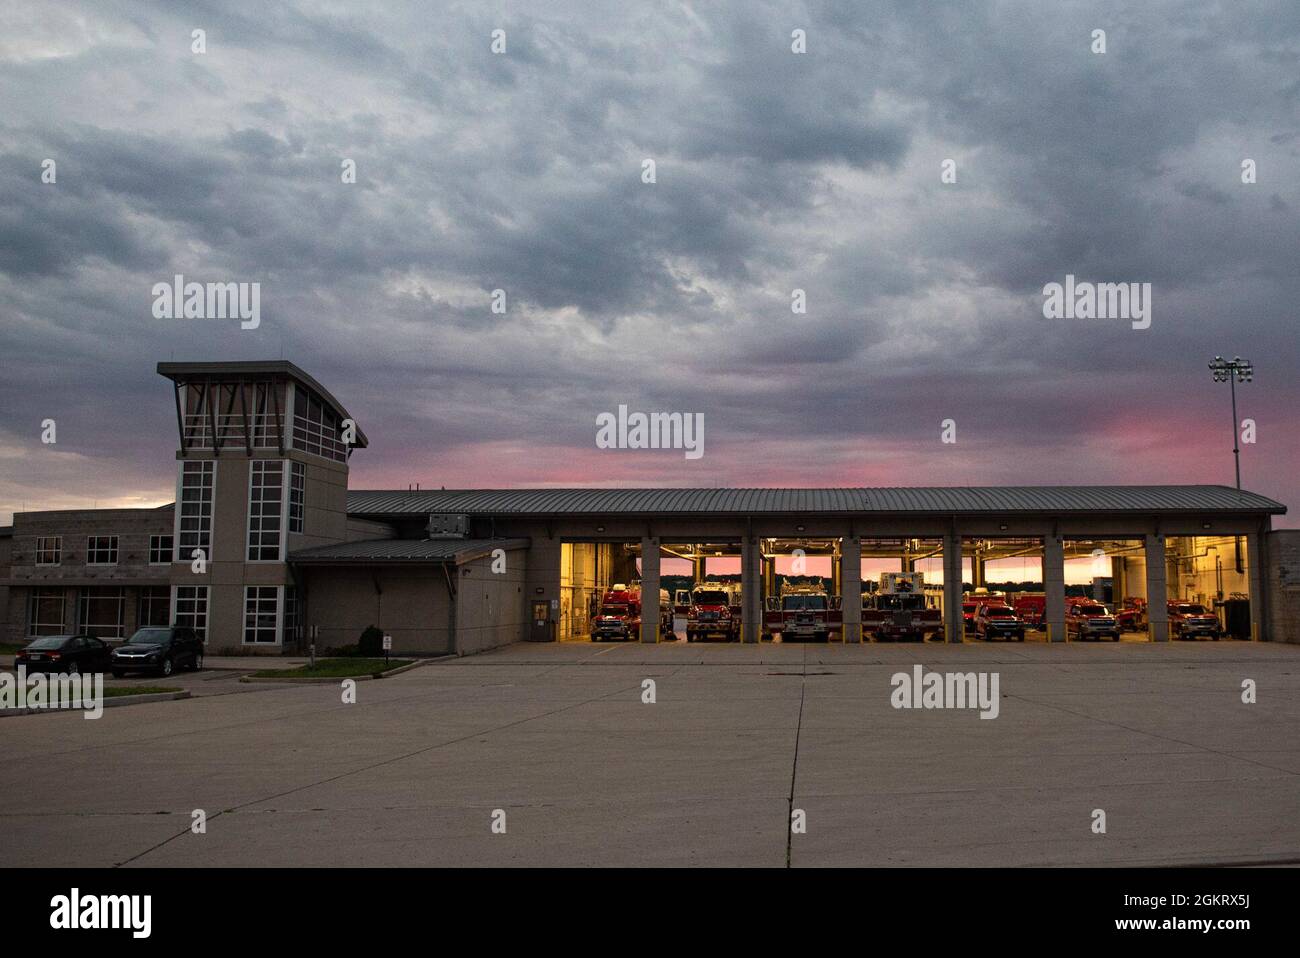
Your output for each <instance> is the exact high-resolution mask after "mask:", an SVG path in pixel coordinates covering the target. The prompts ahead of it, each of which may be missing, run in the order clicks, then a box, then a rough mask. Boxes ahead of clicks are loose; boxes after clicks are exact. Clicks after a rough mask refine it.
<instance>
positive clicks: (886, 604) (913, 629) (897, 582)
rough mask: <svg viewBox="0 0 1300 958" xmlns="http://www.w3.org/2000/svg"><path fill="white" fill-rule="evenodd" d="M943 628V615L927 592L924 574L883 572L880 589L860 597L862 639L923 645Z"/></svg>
mask: <svg viewBox="0 0 1300 958" xmlns="http://www.w3.org/2000/svg"><path fill="white" fill-rule="evenodd" d="M942 628H943V613H942V612H941V611H940V609H939V607H938V605H937V604H936V603H935V602H934V600H933V599H932V598H931V597H930V596H929V595H928V594H927V592H926V589H925V573H923V572H882V573H880V587H879V589H878V590H877V591H875V592H872V593H867V594H865V595H863V596H862V634H863V635H864V636H868V635H869V636H872V637H873V638H875V639H876V640H877V641H887V640H892V639H899V640H904V639H915V640H916V641H918V642H924V641H925V638H926V634H927V633H933V632H938V631H940V630H941V629H942Z"/></svg>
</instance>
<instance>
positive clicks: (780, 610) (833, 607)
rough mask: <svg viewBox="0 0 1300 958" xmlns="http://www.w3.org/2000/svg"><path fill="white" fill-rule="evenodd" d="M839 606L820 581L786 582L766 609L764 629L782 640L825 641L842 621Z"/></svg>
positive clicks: (771, 597) (764, 611)
mask: <svg viewBox="0 0 1300 958" xmlns="http://www.w3.org/2000/svg"><path fill="white" fill-rule="evenodd" d="M837 612H838V606H837V603H835V602H834V600H833V597H832V596H829V595H827V594H826V587H825V586H824V585H822V584H820V583H816V582H803V583H790V582H786V583H782V585H781V594H780V595H779V596H769V597H768V599H767V602H766V604H765V608H764V610H763V632H764V633H766V634H767V635H768V636H770V637H773V638H775V637H776V636H777V635H780V636H781V641H782V642H793V641H794V640H795V639H813V640H814V641H817V642H825V641H827V640H828V639H829V638H830V633H831V631H832V629H833V628H835V627H836V623H837V622H838V621H839V618H840V617H839V616H838V615H837Z"/></svg>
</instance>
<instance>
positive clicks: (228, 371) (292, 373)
mask: <svg viewBox="0 0 1300 958" xmlns="http://www.w3.org/2000/svg"><path fill="white" fill-rule="evenodd" d="M158 375H160V376H166V377H167V378H168V379H170V380H171V381H172V382H174V383H186V382H194V381H196V380H207V381H211V382H229V381H230V380H241V379H261V378H263V377H275V378H287V379H294V380H297V381H298V382H300V383H302V384H303V385H304V386H306V387H307V388H308V389H311V390H312V391H313V392H315V393H316V394H317V395H318V396H320V397H321V399H323V400H325V402H327V403H329V404H330V405H331V406H333V407H334V411H335V412H336V413H337V414H338V418H339V419H353V417H352V416H350V415H348V411H347V410H346V409H344V408H343V404H342V403H341V402H339V401H338V400H337V399H335V398H334V396H333V395H332V394H331V393H330V391H329V390H328V389H326V388H325V387H324V386H322V385H321V384H320V383H318V382H317V381H316V380H315V379H313V378H312V377H311V376H310V375H308V374H307V373H305V372H303V370H301V369H299V368H298V367H297V366H295V365H294V364H293V363H291V362H289V361H288V360H287V359H275V360H267V361H244V360H239V361H235V362H226V363H222V362H214V363H159V364H158ZM353 421H354V422H355V421H356V420H355V419H353ZM353 445H354V446H356V447H357V448H362V449H364V448H365V447H366V446H368V445H370V440H369V439H367V438H366V434H365V432H363V431H362V429H361V426H360V425H358V426H357V441H356V442H355V443H353Z"/></svg>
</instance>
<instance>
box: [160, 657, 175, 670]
mask: <svg viewBox="0 0 1300 958" xmlns="http://www.w3.org/2000/svg"><path fill="white" fill-rule="evenodd" d="M159 671H161V672H162V674H163V675H171V674H172V660H171V656H168V657H167V658H165V659H163V661H162V668H161V669H160V670H159Z"/></svg>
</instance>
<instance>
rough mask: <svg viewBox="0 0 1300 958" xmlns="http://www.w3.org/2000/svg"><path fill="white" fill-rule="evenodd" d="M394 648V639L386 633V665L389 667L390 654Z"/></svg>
mask: <svg viewBox="0 0 1300 958" xmlns="http://www.w3.org/2000/svg"><path fill="white" fill-rule="evenodd" d="M392 648H393V637H392V636H391V635H389V634H388V633H387V632H385V633H384V665H385V666H387V665H388V653H389V651H391V650H392Z"/></svg>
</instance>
